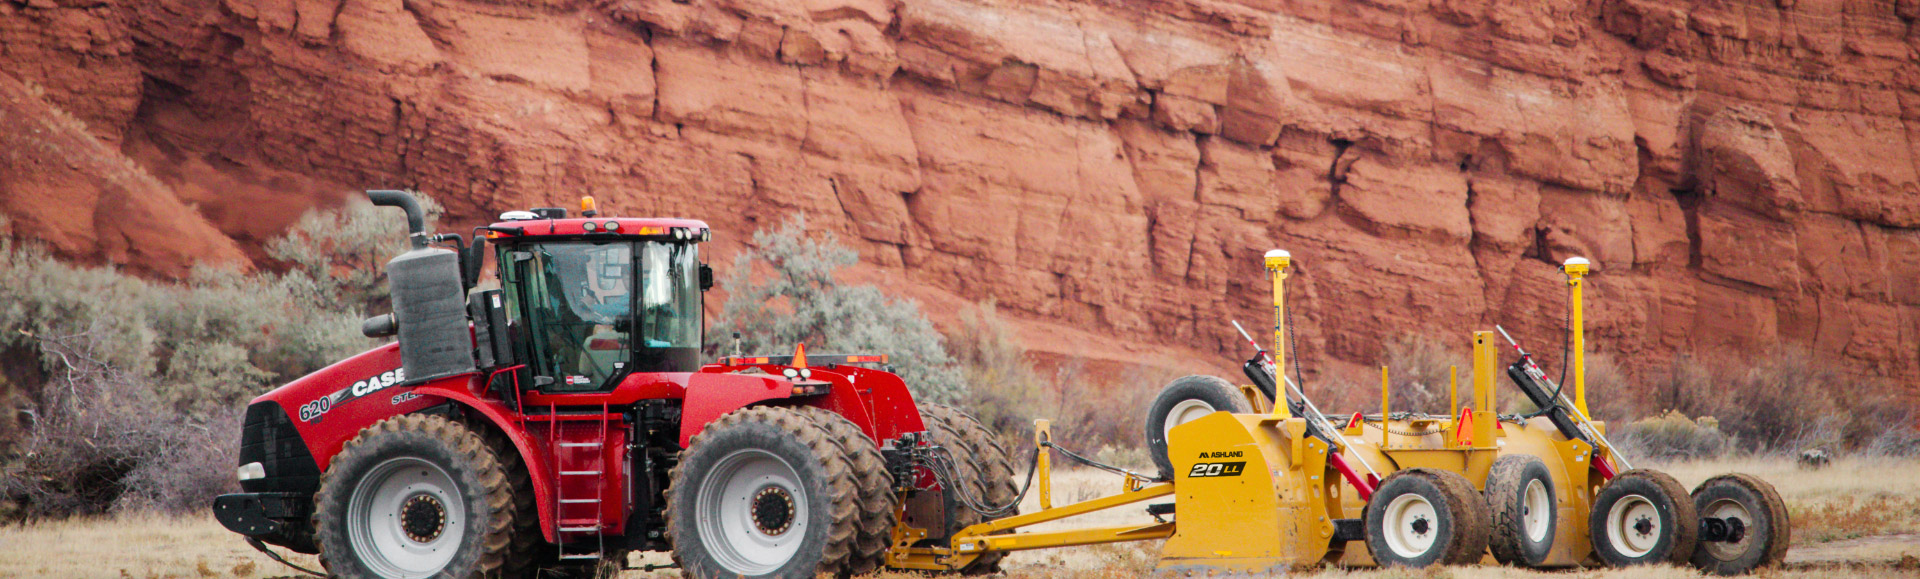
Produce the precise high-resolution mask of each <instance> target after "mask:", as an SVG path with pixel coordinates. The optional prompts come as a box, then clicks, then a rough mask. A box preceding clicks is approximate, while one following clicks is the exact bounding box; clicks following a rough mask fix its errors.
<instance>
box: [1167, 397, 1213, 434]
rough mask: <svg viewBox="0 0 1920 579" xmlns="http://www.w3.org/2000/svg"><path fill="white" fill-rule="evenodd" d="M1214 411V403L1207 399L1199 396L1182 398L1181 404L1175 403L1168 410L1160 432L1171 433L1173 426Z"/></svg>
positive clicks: (1197, 418)
mask: <svg viewBox="0 0 1920 579" xmlns="http://www.w3.org/2000/svg"><path fill="white" fill-rule="evenodd" d="M1213 412H1214V410H1213V405H1212V404H1208V403H1207V401H1205V400H1200V399H1197V398H1189V399H1186V400H1181V401H1180V403H1179V404H1175V405H1173V409H1172V410H1168V411H1167V420H1166V423H1165V424H1163V425H1161V427H1160V434H1162V435H1169V434H1170V433H1172V432H1173V427H1175V426H1179V425H1182V424H1186V423H1188V422H1193V421H1195V420H1199V419H1200V417H1202V416H1206V415H1208V414H1213Z"/></svg>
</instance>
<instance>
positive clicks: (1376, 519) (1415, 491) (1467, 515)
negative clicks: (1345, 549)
mask: <svg viewBox="0 0 1920 579" xmlns="http://www.w3.org/2000/svg"><path fill="white" fill-rule="evenodd" d="M1491 526H1492V522H1491V515H1490V514H1489V513H1488V511H1487V502H1486V500H1485V499H1484V498H1482V497H1481V496H1480V493H1478V492H1475V491H1474V490H1473V483H1470V482H1467V479H1466V477H1463V476H1460V475H1459V474H1458V473H1453V472H1448V471H1441V470H1434V469H1426V468H1413V469H1407V470H1403V471H1400V472H1397V473H1393V475H1392V476H1388V477H1387V479H1386V480H1384V481H1381V482H1380V488H1379V489H1378V490H1376V491H1374V493H1373V497H1372V498H1371V499H1369V500H1368V501H1367V509H1366V528H1367V547H1368V549H1370V550H1371V552H1372V553H1373V560H1374V561H1375V562H1376V563H1379V565H1380V566H1381V567H1416V568H1418V567H1427V566H1431V565H1468V564H1472V563H1475V562H1477V561H1479V560H1480V558H1481V557H1482V556H1483V555H1485V554H1486V552H1487V539H1488V536H1489V534H1490V529H1489V528H1490V527H1491Z"/></svg>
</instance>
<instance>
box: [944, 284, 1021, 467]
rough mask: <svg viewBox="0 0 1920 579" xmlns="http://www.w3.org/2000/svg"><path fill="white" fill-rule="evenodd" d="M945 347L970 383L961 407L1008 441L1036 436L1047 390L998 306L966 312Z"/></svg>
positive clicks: (984, 305) (990, 304)
mask: <svg viewBox="0 0 1920 579" xmlns="http://www.w3.org/2000/svg"><path fill="white" fill-rule="evenodd" d="M946 343H947V346H948V349H949V351H950V352H951V353H952V354H953V358H954V362H955V363H957V364H958V365H959V367H960V371H961V375H962V376H964V377H965V381H966V383H967V395H966V397H965V399H963V400H961V401H960V405H961V406H962V407H964V408H966V409H967V411H968V412H969V413H971V414H972V415H973V417H974V418H978V419H980V422H982V423H984V424H986V425H987V427H988V428H991V429H993V430H994V432H998V433H1001V435H1002V436H1003V437H1006V438H1010V439H1024V438H1025V437H1026V436H1027V435H1029V434H1031V432H1032V424H1033V419H1034V418H1036V417H1037V416H1036V415H1035V410H1037V409H1038V408H1040V402H1041V393H1042V391H1043V389H1044V388H1045V387H1044V386H1043V381H1042V380H1041V379H1040V375H1039V372H1037V371H1035V370H1034V367H1033V362H1032V361H1031V360H1028V359H1027V349H1026V347H1025V346H1023V345H1022V344H1021V343H1020V337H1019V336H1018V335H1016V334H1015V333H1014V331H1013V327H1012V326H1010V325H1008V324H1007V323H1006V322H1005V321H1004V320H1001V319H1000V314H999V311H998V309H997V308H996V306H995V304H994V302H992V301H988V302H987V303H984V304H981V305H980V306H979V307H976V308H973V309H971V310H969V311H967V312H964V313H962V314H961V317H960V323H959V325H958V326H956V327H955V328H954V330H953V332H952V333H951V334H950V335H948V337H947V341H946ZM1010 442H1011V441H1010Z"/></svg>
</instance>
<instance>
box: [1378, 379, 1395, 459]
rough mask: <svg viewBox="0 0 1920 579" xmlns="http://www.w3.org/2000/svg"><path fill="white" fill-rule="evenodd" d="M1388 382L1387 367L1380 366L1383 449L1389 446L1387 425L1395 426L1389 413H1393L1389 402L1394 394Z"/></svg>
mask: <svg viewBox="0 0 1920 579" xmlns="http://www.w3.org/2000/svg"><path fill="white" fill-rule="evenodd" d="M1387 384H1388V382H1387V367H1386V366H1381V367H1380V448H1383V449H1384V448H1386V447H1387V427H1389V426H1393V423H1392V422H1390V420H1391V418H1390V417H1389V415H1390V414H1392V408H1391V406H1390V405H1389V404H1388V402H1390V401H1391V400H1392V399H1393V396H1391V392H1389V391H1388V388H1387Z"/></svg>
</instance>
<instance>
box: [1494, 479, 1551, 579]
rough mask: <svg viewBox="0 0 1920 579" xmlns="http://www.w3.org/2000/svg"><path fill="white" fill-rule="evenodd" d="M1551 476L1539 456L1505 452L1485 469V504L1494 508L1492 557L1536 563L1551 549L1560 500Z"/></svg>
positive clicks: (1510, 562) (1527, 564)
mask: <svg viewBox="0 0 1920 579" xmlns="http://www.w3.org/2000/svg"><path fill="white" fill-rule="evenodd" d="M1555 498H1556V497H1554V492H1553V478H1552V477H1551V476H1549V475H1548V474H1547V465H1546V463H1544V462H1540V459H1539V458H1536V457H1533V456H1527V455H1519V454H1516V455H1508V456H1503V457H1500V460H1497V461H1494V463H1493V470H1492V471H1490V472H1488V473H1487V505H1488V506H1489V507H1490V508H1491V509H1492V510H1493V539H1492V541H1491V544H1490V545H1489V546H1491V547H1492V548H1493V558H1494V559H1495V560H1498V561H1500V562H1501V563H1503V564H1508V565H1518V566H1521V567H1538V566H1540V564H1541V563H1543V562H1545V561H1546V560H1547V555H1548V554H1549V553H1551V552H1552V551H1553V541H1554V538H1555V537H1556V536H1557V535H1556V533H1558V531H1559V520H1558V519H1559V512H1560V509H1559V508H1558V505H1559V502H1558V501H1556V500H1555Z"/></svg>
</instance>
